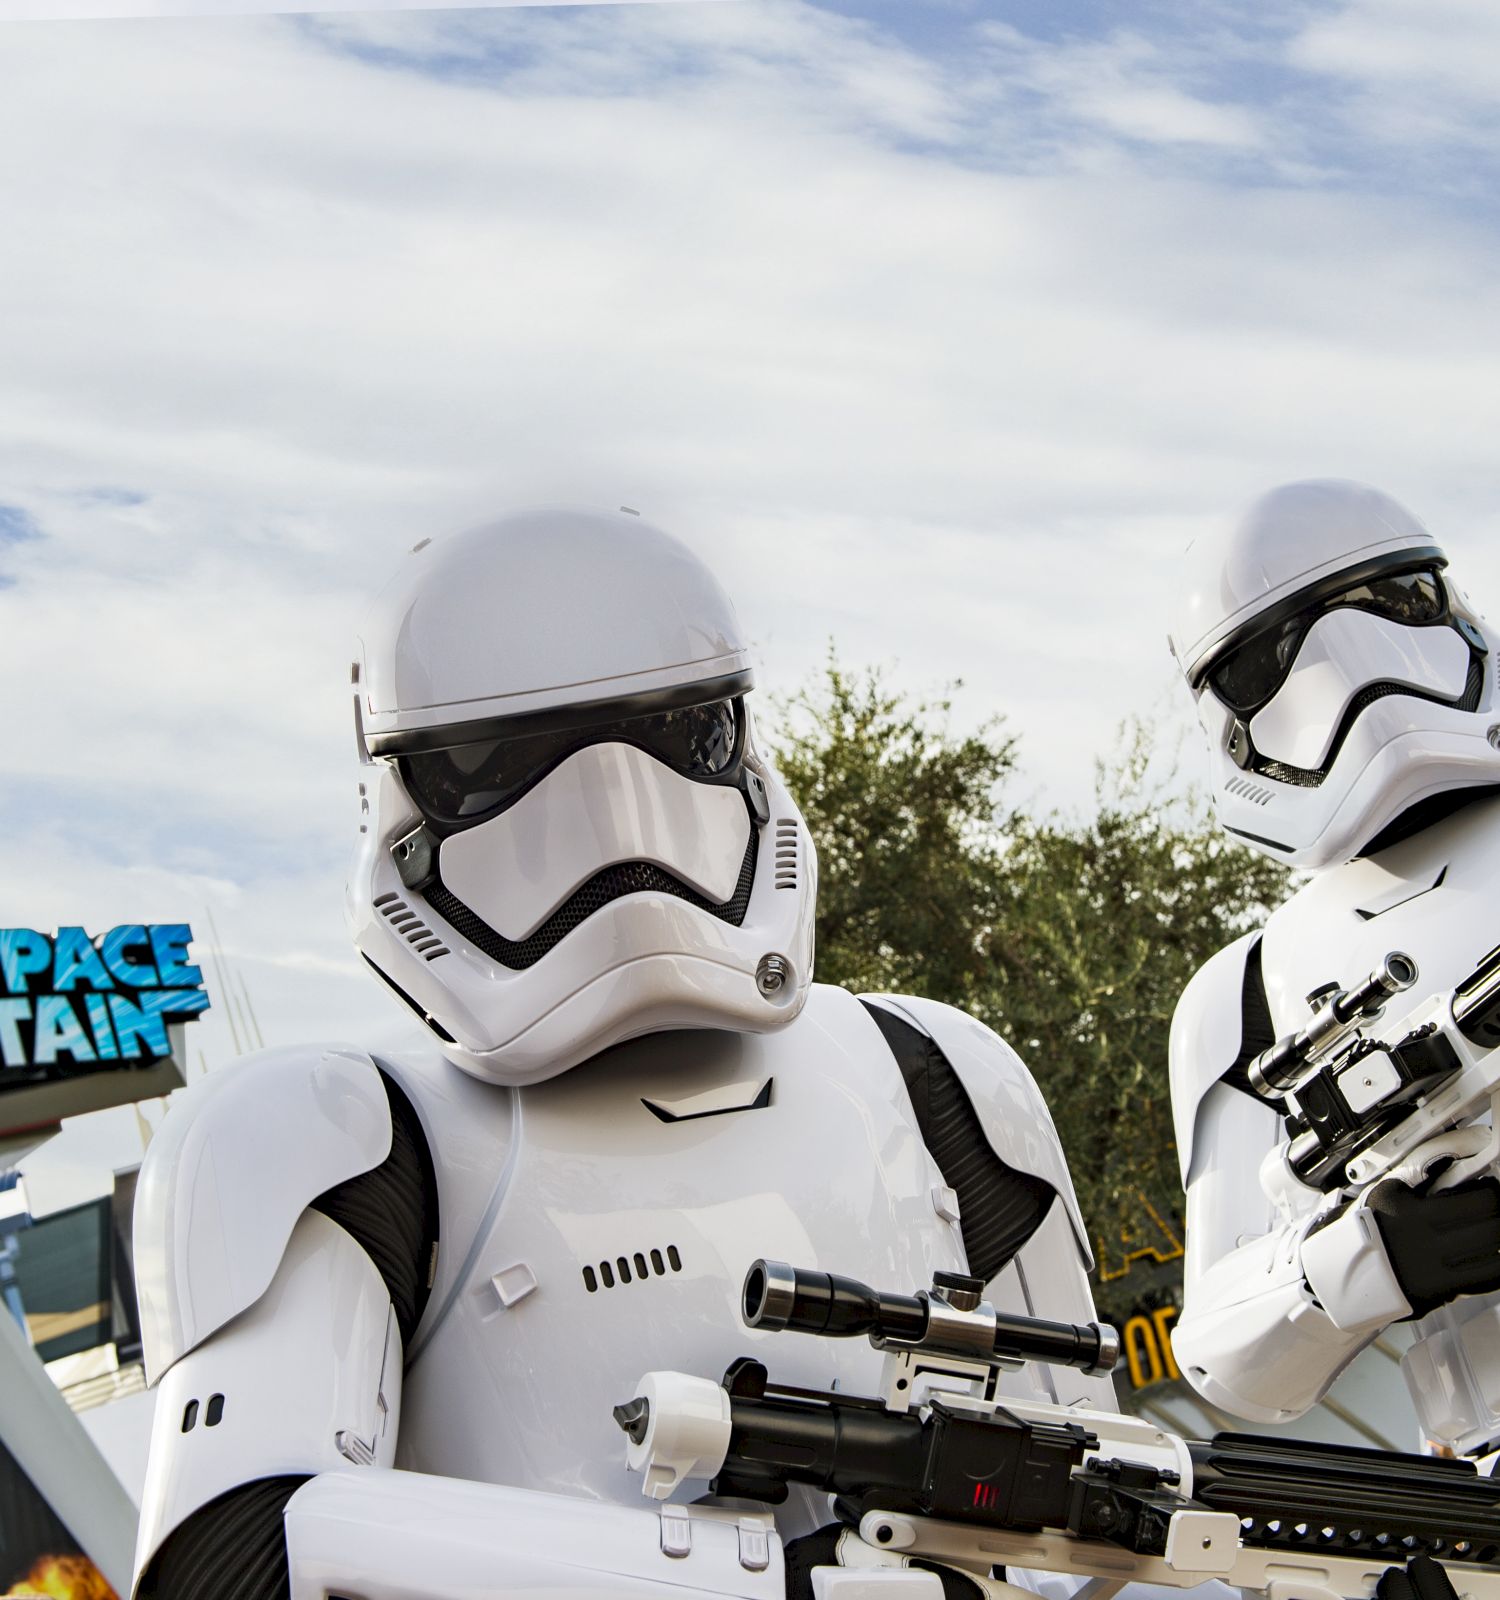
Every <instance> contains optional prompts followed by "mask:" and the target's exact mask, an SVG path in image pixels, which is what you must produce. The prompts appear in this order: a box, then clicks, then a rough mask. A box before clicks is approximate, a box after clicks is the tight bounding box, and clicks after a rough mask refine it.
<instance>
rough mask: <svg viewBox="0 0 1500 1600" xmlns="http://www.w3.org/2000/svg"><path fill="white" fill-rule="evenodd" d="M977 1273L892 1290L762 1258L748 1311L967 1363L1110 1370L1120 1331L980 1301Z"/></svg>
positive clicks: (829, 1334)
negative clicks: (924, 1287)
mask: <svg viewBox="0 0 1500 1600" xmlns="http://www.w3.org/2000/svg"><path fill="white" fill-rule="evenodd" d="M983 1294H984V1284H983V1283H982V1282H981V1281H980V1280H979V1279H977V1278H964V1277H960V1276H958V1275H957V1274H954V1273H942V1272H940V1273H938V1274H937V1275H936V1276H935V1278H934V1280H933V1287H932V1289H931V1290H930V1291H928V1292H924V1293H922V1294H915V1295H909V1294H890V1293H887V1292H885V1291H883V1290H877V1289H872V1288H870V1287H869V1285H868V1284H864V1283H860V1282H859V1281H858V1280H857V1279H854V1278H841V1277H839V1276H837V1274H835V1273H832V1272H814V1271H811V1270H809V1269H808V1268H806V1267H790V1266H788V1265H787V1264H786V1262H784V1261H757V1262H756V1263H755V1265H754V1266H753V1267H751V1268H750V1270H749V1272H748V1273H746V1275H745V1290H744V1302H743V1313H742V1314H743V1316H744V1319H745V1323H746V1325H747V1326H748V1327H751V1328H764V1329H765V1330H766V1331H767V1332H768V1333H774V1332H779V1331H780V1330H782V1329H790V1330H791V1331H792V1332H794V1333H817V1334H822V1335H823V1336H824V1337H825V1338H831V1339H852V1338H855V1337H857V1336H858V1335H860V1334H865V1335H868V1337H869V1338H870V1340H871V1342H872V1343H874V1344H876V1345H877V1346H881V1347H884V1346H887V1345H891V1346H895V1347H898V1348H899V1347H902V1346H909V1347H912V1348H918V1349H922V1350H927V1351H931V1352H934V1353H938V1352H941V1353H944V1354H948V1355H957V1356H965V1357H967V1358H969V1359H970V1360H980V1361H999V1362H1006V1363H1020V1362H1023V1361H1046V1362H1050V1363H1051V1364H1052V1365H1054V1366H1060V1367H1077V1368H1079V1369H1080V1370H1081V1371H1083V1372H1112V1371H1113V1370H1114V1368H1115V1364H1116V1362H1118V1361H1119V1359H1120V1336H1119V1334H1118V1333H1117V1332H1116V1331H1115V1329H1113V1328H1112V1327H1110V1326H1109V1325H1108V1324H1107V1323H1102V1322H1084V1323H1077V1322H1048V1321H1046V1320H1044V1319H1043V1318H1041V1317H1021V1316H1015V1315H1013V1314H1012V1313H1010V1312H1007V1311H997V1310H995V1309H994V1308H993V1307H992V1306H990V1305H988V1304H983V1305H982V1304H981V1302H982V1299H983Z"/></svg>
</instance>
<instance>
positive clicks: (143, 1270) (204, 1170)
mask: <svg viewBox="0 0 1500 1600" xmlns="http://www.w3.org/2000/svg"><path fill="white" fill-rule="evenodd" d="M390 1148H391V1113H390V1104H389V1102H388V1101H387V1099H386V1093H385V1088H384V1085H383V1084H382V1083H381V1079H380V1072H379V1070H378V1069H377V1067H376V1066H375V1063H374V1062H373V1061H372V1060H371V1059H370V1057H369V1056H367V1055H365V1054H364V1053H363V1052H362V1051H358V1050H355V1049H353V1048H349V1047H337V1046H329V1047H323V1048H321V1049H320V1048H319V1047H317V1046H312V1047H308V1046H296V1047H293V1048H290V1049H283V1050H266V1051H263V1052H261V1053H259V1054H257V1055H253V1056H247V1057H245V1058H244V1059H243V1060H240V1061H236V1062H235V1063H234V1064H233V1065H232V1066H228V1067H224V1068H221V1069H220V1070H218V1071H216V1072H213V1073H210V1074H209V1075H208V1076H207V1077H205V1078H202V1079H200V1080H199V1081H198V1082H197V1083H195V1084H194V1085H193V1086H192V1087H191V1088H190V1089H187V1090H185V1091H184V1092H183V1093H182V1094H181V1095H180V1096H179V1097H178V1098H177V1099H176V1100H175V1101H174V1102H173V1105H172V1108H171V1110H170V1112H169V1113H168V1114H167V1116H166V1118H165V1120H164V1121H163V1123H162V1125H161V1128H160V1130H159V1131H158V1132H157V1134H156V1137H155V1138H154V1139H153V1140H152V1141H151V1146H150V1149H149V1150H148V1151H147V1153H146V1159H145V1162H144V1163H143V1164H142V1167H141V1174H140V1182H139V1186H138V1187H137V1189H136V1198H135V1222H134V1231H135V1267H136V1288H137V1293H138V1295H139V1299H140V1313H141V1343H142V1346H143V1350H144V1357H145V1364H146V1375H147V1379H148V1381H149V1382H151V1383H155V1382H157V1380H158V1379H159V1378H160V1377H161V1376H162V1374H163V1373H164V1372H165V1371H166V1370H167V1368H168V1367H170V1366H171V1365H172V1363H173V1362H174V1361H176V1360H177V1359H178V1358H179V1357H180V1356H182V1355H185V1354H186V1353H187V1352H188V1351H189V1350H191V1349H193V1347H194V1346H195V1345H198V1344H201V1343H202V1342H203V1340H205V1339H206V1338H207V1337H208V1336H209V1335H210V1334H211V1333H213V1332H214V1331H215V1330H216V1329H218V1328H221V1327H223V1325H224V1324H225V1323H226V1322H228V1321H229V1320H230V1319H231V1318H232V1317H236V1316H238V1315H239V1314H240V1312H242V1311H244V1310H245V1309H247V1307H249V1306H252V1305H254V1304H255V1302H256V1301H257V1300H259V1299H260V1297H261V1296H262V1295H263V1294H264V1293H265V1292H266V1290H267V1289H268V1288H269V1287H270V1284H271V1280H272V1279H273V1278H274V1277H275V1275H276V1270H277V1267H278V1266H279V1265H280V1263H281V1259H282V1256H283V1255H284V1253H285V1251H286V1247H287V1243H288V1241H289V1240H290V1239H291V1236H292V1230H293V1229H294V1228H295V1227H296V1225H297V1219H298V1218H299V1217H300V1216H301V1215H302V1213H303V1212H304V1211H305V1210H306V1209H307V1207H308V1206H309V1205H310V1204H311V1203H312V1202H313V1201H314V1200H315V1199H317V1197H318V1196H319V1195H320V1194H322V1193H323V1192H324V1191H325V1190H327V1189H331V1188H333V1186H334V1185H335V1184H339V1183H343V1182H344V1181H345V1180H346V1179H349V1178H353V1177H356V1176H358V1174H360V1173H361V1172H368V1171H370V1169H371V1168H373V1167H377V1166H379V1165H380V1163H381V1162H382V1161H384V1160H385V1158H386V1156H387V1155H389V1154H390Z"/></svg>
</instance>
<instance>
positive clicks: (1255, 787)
mask: <svg viewBox="0 0 1500 1600" xmlns="http://www.w3.org/2000/svg"><path fill="white" fill-rule="evenodd" d="M1224 793H1225V794H1232V795H1234V796H1235V798H1236V799H1239V800H1248V801H1249V802H1250V804H1251V805H1254V806H1268V805H1270V803H1271V802H1272V800H1274V799H1275V798H1276V796H1275V794H1274V793H1273V792H1272V791H1271V790H1270V789H1265V788H1262V787H1261V785H1260V784H1258V783H1251V782H1250V781H1249V779H1248V778H1231V779H1230V780H1229V782H1228V783H1226V784H1225V785H1224Z"/></svg>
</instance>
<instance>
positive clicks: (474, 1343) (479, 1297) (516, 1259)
mask: <svg viewBox="0 0 1500 1600" xmlns="http://www.w3.org/2000/svg"><path fill="white" fill-rule="evenodd" d="M408 1085H409V1087H410V1088H411V1090H412V1091H413V1093H414V1094H415V1095H416V1096H417V1097H418V1098H419V1099H424V1100H426V1105H425V1107H424V1111H425V1113H426V1114H427V1115H428V1120H429V1131H430V1135H431V1136H432V1138H433V1142H434V1154H435V1157H436V1160H437V1166H438V1170H439V1173H440V1175H441V1174H443V1173H444V1171H445V1157H444V1145H445V1138H444V1129H443V1127H442V1126H440V1125H439V1122H440V1120H441V1119H444V1118H448V1117H452V1116H454V1115H455V1114H459V1113H460V1112H461V1114H462V1115H463V1116H465V1117H467V1118H472V1116H473V1115H474V1108H475V1106H476V1105H477V1104H480V1102H476V1101H475V1100H474V1098H473V1097H472V1096H469V1095H467V1094H464V1095H462V1096H461V1097H460V1098H459V1099H453V1100H444V1099H443V1098H442V1096H441V1095H439V1096H438V1097H437V1098H436V1099H434V1098H432V1097H430V1096H425V1095H424V1091H423V1088H422V1084H421V1082H420V1081H416V1080H408ZM476 1087H480V1088H481V1089H482V1087H483V1086H476ZM460 1101H461V1104H460ZM490 1102H491V1104H492V1105H493V1107H494V1113H493V1114H494V1116H495V1118H496V1119H497V1121H498V1123H499V1124H500V1125H501V1126H506V1125H507V1124H509V1138H510V1141H511V1142H510V1148H509V1151H508V1154H507V1156H506V1159H505V1161H504V1164H503V1171H502V1172H501V1173H500V1174H499V1177H500V1188H499V1191H498V1193H497V1194H496V1195H494V1196H493V1197H492V1198H491V1200H490V1203H489V1205H488V1206H487V1207H485V1206H484V1202H483V1200H480V1201H479V1202H478V1206H477V1207H476V1197H475V1196H473V1195H472V1194H471V1195H468V1196H465V1197H463V1198H462V1199H461V1200H460V1201H458V1203H457V1205H456V1208H455V1209H456V1210H458V1211H462V1212H466V1213H468V1214H469V1215H474V1214H475V1212H476V1210H477V1209H480V1208H482V1209H483V1217H482V1220H481V1222H480V1224H479V1226H478V1230H477V1232H465V1233H464V1234H463V1235H462V1236H455V1234H454V1233H453V1232H451V1231H450V1230H449V1226H448V1222H449V1220H451V1215H452V1214H451V1213H449V1214H448V1215H447V1216H446V1217H445V1224H444V1240H443V1252H444V1255H445V1257H446V1261H445V1268H444V1272H443V1277H442V1281H440V1283H439V1285H438V1290H437V1293H436V1294H435V1296H434V1300H435V1308H434V1309H433V1310H432V1311H430V1312H429V1315H428V1319H427V1324H426V1325H425V1326H424V1328H423V1330H422V1331H421V1332H420V1333H419V1335H418V1341H417V1345H418V1353H417V1357H416V1360H415V1361H414V1363H413V1365H412V1366H411V1368H410V1370H409V1373H408V1376H407V1384H406V1400H405V1405H404V1408H403V1412H402V1418H401V1432H400V1441H399V1446H398V1462H399V1464H401V1465H403V1466H408V1467H412V1468H415V1469H417V1470H420V1471H425V1472H435V1473H443V1474H446V1475H449V1476H454V1477H461V1478H471V1479H483V1480H487V1481H489V1482H492V1483H508V1484H514V1485H518V1486H522V1487H525V1488H531V1489H547V1490H553V1491H557V1492H560V1493H564V1494H573V1495H587V1496H592V1497H596V1498H600V1499H609V1500H617V1501H626V1502H630V1503H634V1502H636V1501H638V1500H639V1498H640V1493H641V1490H640V1482H639V1480H638V1479H636V1478H633V1477H631V1476H630V1475H628V1474H627V1472H626V1470H625V1465H624V1457H625V1451H624V1446H623V1441H622V1437H621V1435H620V1433H619V1430H618V1429H617V1427H616V1426H615V1423H614V1421H613V1419H612V1416H611V1410H612V1408H613V1407H614V1406H615V1405H617V1404H619V1403H620V1402H622V1401H625V1400H628V1399H629V1398H630V1397H631V1396H632V1395H633V1394H634V1393H635V1388H634V1386H635V1384H636V1382H637V1380H638V1379H639V1378H640V1376H641V1375H642V1374H643V1373H644V1372H646V1371H648V1370H651V1369H653V1368H660V1367H671V1368H674V1369H676V1370H678V1371H682V1372H692V1373H697V1374H701V1375H703V1376H705V1377H711V1378H717V1377H719V1376H720V1375H721V1374H722V1373H723V1371H724V1369H725V1367H726V1366H727V1365H728V1364H729V1362H730V1361H731V1360H733V1359H734V1357H736V1356H739V1355H744V1354H753V1355H755V1356H756V1357H757V1358H758V1359H760V1360H762V1361H764V1362H765V1363H766V1365H767V1366H768V1367H769V1368H770V1370H771V1373H772V1375H773V1377H775V1378H777V1379H779V1380H780V1381H784V1382H788V1383H793V1384H799V1385H806V1386H809V1387H820V1386H825V1387H826V1386H829V1385H832V1384H836V1385H837V1386H838V1387H839V1388H840V1389H843V1390H846V1391H853V1392H863V1393H872V1392H874V1391H875V1389H876V1386H877V1374H878V1370H879V1364H880V1358H879V1356H878V1355H877V1354H876V1353H875V1352H874V1351H873V1350H871V1349H870V1347H869V1345H868V1344H867V1343H866V1342H865V1341H864V1340H862V1339H859V1340H828V1339H816V1338H810V1337H804V1336H802V1335H799V1334H793V1333H782V1334H774V1335H766V1334H758V1333H756V1332H753V1331H752V1330H750V1329H747V1328H745V1327H744V1326H743V1324H742V1322H741V1320H740V1311H739V1308H740V1289H741V1285H742V1283H743V1281H744V1277H745V1273H746V1270H747V1269H748V1268H749V1266H750V1265H751V1263H752V1262H753V1261H754V1260H755V1259H756V1258H757V1257H760V1256H767V1257H773V1258H779V1259H782V1260H785V1261H789V1262H791V1263H793V1264H794V1265H799V1266H816V1267H820V1268H823V1269H825V1270H829V1271H835V1272H841V1273H846V1274H848V1275H851V1276H854V1277H858V1278H862V1279H864V1280H865V1281H866V1282H869V1283H871V1284H874V1285H877V1286H882V1287H889V1288H894V1289H899V1290H901V1291H903V1292H910V1291H912V1290H914V1289H916V1288H918V1287H921V1286H922V1285H923V1284H925V1283H926V1281H927V1280H928V1278H929V1275H930V1273H931V1272H932V1270H933V1269H935V1268H943V1269H948V1270H960V1271H962V1270H963V1266H964V1257H963V1249H962V1241H961V1237H960V1234H959V1232H958V1229H957V1227H956V1226H954V1225H953V1224H951V1223H948V1222H945V1221H943V1220H941V1219H940V1218H939V1217H938V1216H937V1215H936V1213H935V1210H934V1202H933V1190H934V1186H935V1185H937V1184H939V1183H940V1182H941V1178H940V1176H939V1174H938V1171H937V1168H936V1166H935V1165H934V1163H933V1162H932V1160H931V1157H930V1156H929V1155H928V1154H927V1151H926V1149H925V1147H924V1146H923V1144H922V1141H921V1138H920V1135H919V1133H918V1130H917V1127H916V1124H915V1121H914V1118H913V1115H912V1112H911V1106H910V1101H909V1099H908V1096H907V1093H906V1088H905V1085H904V1084H903V1082H902V1079H901V1075H900V1072H899V1070H898V1068H897V1067H896V1064H895V1062H894V1061H893V1059H892V1057H891V1054H890V1051H889V1050H888V1048H887V1047H886V1045H885V1042H884V1040H883V1039H882V1038H881V1036H880V1034H879V1032H878V1030H877V1029H876V1028H875V1026H874V1024H873V1023H872V1022H871V1021H870V1020H869V1018H868V1017H867V1016H866V1014H865V1013H864V1011H863V1009H862V1008H861V1006H860V1005H859V1003H858V1002H857V1001H856V1000H855V999H854V998H853V997H852V996H850V995H848V994H845V993H844V992H842V991H839V990H832V989H827V988H821V987H819V988H815V989H814V990H813V994H812V998H811V1000H810V1002H809V1004H808V1007H807V1009H806V1011H805V1012H804V1014H803V1015H802V1017H800V1018H799V1019H798V1021H797V1022H795V1023H793V1024H792V1025H791V1026H789V1027H788V1028H786V1029H785V1030H783V1031H781V1032H778V1033H774V1034H765V1035H747V1034H732V1033H708V1032H684V1033H675V1034H661V1035H656V1036H654V1037H651V1038H648V1039H642V1040H639V1041H635V1042H633V1043H629V1044H625V1045H622V1046H619V1047H617V1048H616V1049H614V1050H611V1051H609V1052H607V1053H606V1054H605V1055H603V1056H602V1057H600V1058H598V1059H597V1060H596V1061H594V1062H591V1063H589V1064H587V1065H585V1066H583V1067H581V1068H576V1069H575V1070H573V1071H572V1072H569V1073H567V1074H565V1075H564V1076H562V1077H560V1078H558V1079H556V1080H554V1081H553V1082H550V1083H544V1084H540V1085H536V1086H534V1087H531V1088H528V1089H525V1090H523V1091H520V1093H519V1095H517V1096H514V1097H513V1096H510V1095H506V1094H504V1093H498V1094H496V1093H492V1094H491V1096H490ZM512 1108H514V1109H512ZM512 1118H513V1122H511V1121H510V1119H512ZM454 1133H455V1138H456V1139H457V1140H458V1141H459V1143H460V1144H463V1143H464V1142H465V1141H467V1150H468V1152H469V1153H468V1155H467V1157H466V1159H470V1160H472V1151H473V1149H474V1148H475V1138H476V1130H475V1129H473V1128H472V1126H471V1127H469V1128H467V1129H462V1128H456V1129H455V1130H454ZM453 1171H454V1169H453V1168H451V1167H450V1168H449V1169H448V1177H447V1179H446V1183H448V1184H450V1185H451V1184H452V1183H453V1182H454V1181H455V1179H454V1177H453ZM472 1176H473V1174H472V1173H471V1178H472ZM441 1181H445V1180H444V1179H442V1178H441V1177H440V1182H441ZM493 1181H494V1180H493V1177H492V1179H491V1183H492V1184H493ZM446 1199H447V1196H446V1193H445V1194H444V1201H445V1203H446ZM471 1239H472V1243H471ZM456 1268H458V1269H461V1270H456ZM814 1515H816V1513H814ZM783 1520H784V1521H785V1519H783ZM795 1520H797V1521H800V1520H801V1519H800V1518H798V1519H795ZM788 1531H792V1530H791V1529H788Z"/></svg>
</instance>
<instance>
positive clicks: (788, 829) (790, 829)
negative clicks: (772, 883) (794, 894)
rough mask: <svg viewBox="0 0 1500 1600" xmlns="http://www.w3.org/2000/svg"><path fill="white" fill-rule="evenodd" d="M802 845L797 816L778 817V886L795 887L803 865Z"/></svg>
mask: <svg viewBox="0 0 1500 1600" xmlns="http://www.w3.org/2000/svg"><path fill="white" fill-rule="evenodd" d="M801 855H802V847H801V844H800V842H799V840H798V835H797V819H796V818H795V817H778V818H777V820H776V887H777V888H778V889H795V888H796V887H797V875H798V871H799V869H800V865H801Z"/></svg>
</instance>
